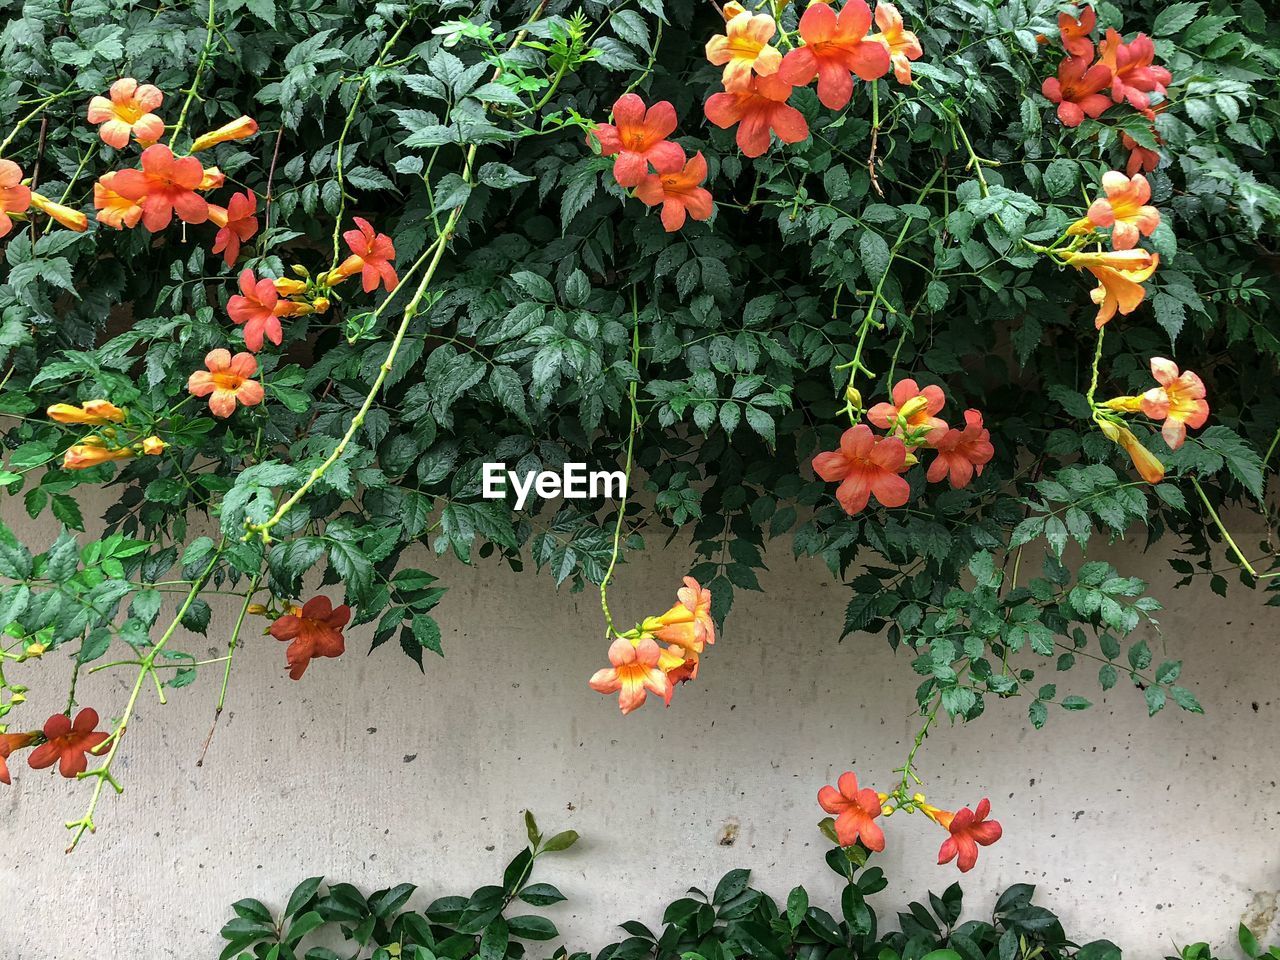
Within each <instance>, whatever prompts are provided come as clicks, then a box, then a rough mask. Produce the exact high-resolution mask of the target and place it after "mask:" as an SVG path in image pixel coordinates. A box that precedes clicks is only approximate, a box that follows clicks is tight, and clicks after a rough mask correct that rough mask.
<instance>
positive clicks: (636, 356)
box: [600, 286, 640, 639]
mask: <svg viewBox="0 0 1280 960" xmlns="http://www.w3.org/2000/svg"><path fill="white" fill-rule="evenodd" d="M631 320H632V327H631V365H632V367H634V368H635V369H636V372H637V375H638V374H639V370H640V307H639V300H638V299H637V294H636V288H635V287H634V286H632V288H631ZM638 387H639V381H638V378H637V380H632V381H631V385H630V387H629V388H628V390H627V398H628V400H629V401H630V405H631V423H630V426H629V427H628V429H627V459H626V466H625V468H624V470H623V473H624V475H625V476H626V485H625V486H624V487H623V490H622V500H621V501H620V502H619V503H618V520H617V522H616V523H615V524H614V526H613V551H612V553H611V554H610V555H609V568H608V569H607V570H605V572H604V578H603V579H602V580H601V581H600V609H601V610H603V611H604V622H605V638H606V639H608V638H611V637H616V636H617V635H618V631H617V629H616V628H615V627H614V625H613V614H612V613H610V612H609V581H610V580H611V579H612V578H613V571H614V568H615V567H617V565H618V554H619V553H620V552H621V548H622V524H623V521H624V519H625V518H626V515H627V495H628V493H629V492H630V490H631V465H632V455H633V453H634V451H635V442H636V431H637V430H638V428H639V426H640V409H639V407H637V406H636V391H637V388H638Z"/></svg>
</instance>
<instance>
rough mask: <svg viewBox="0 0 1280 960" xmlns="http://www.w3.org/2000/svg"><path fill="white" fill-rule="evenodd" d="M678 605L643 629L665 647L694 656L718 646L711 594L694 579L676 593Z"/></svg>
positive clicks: (643, 625) (647, 622) (685, 580)
mask: <svg viewBox="0 0 1280 960" xmlns="http://www.w3.org/2000/svg"><path fill="white" fill-rule="evenodd" d="M676 597H677V602H676V604H675V606H673V607H672V608H671V609H670V610H668V611H667V612H666V613H664V614H662V615H661V616H658V617H649V618H648V619H646V620H645V621H644V623H642V624H641V625H640V629H641V630H642V631H643V632H644V633H646V634H652V635H653V636H654V637H656V638H657V639H659V640H661V641H662V642H663V643H669V644H672V645H673V646H676V647H680V648H681V649H682V650H685V651H688V652H689V653H692V654H699V653H701V652H702V651H703V648H704V647H705V646H707V645H709V644H713V643H715V642H716V625H715V621H713V620H712V619H711V591H710V590H707V589H706V588H704V587H703V586H702V585H701V584H699V583H698V581H697V580H695V579H693V577H685V578H684V586H683V587H681V588H680V589H679V590H677V591H676Z"/></svg>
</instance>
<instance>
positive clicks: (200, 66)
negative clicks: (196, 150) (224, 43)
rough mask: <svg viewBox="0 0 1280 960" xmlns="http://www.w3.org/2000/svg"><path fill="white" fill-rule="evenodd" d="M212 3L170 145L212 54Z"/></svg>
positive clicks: (212, 0)
mask: <svg viewBox="0 0 1280 960" xmlns="http://www.w3.org/2000/svg"><path fill="white" fill-rule="evenodd" d="M214 3H215V0H209V11H208V14H207V15H206V18H205V35H204V49H202V50H201V51H200V59H199V60H198V61H197V62H196V73H195V76H194V77H192V78H191V86H189V87H187V97H186V99H185V100H183V101H182V110H181V111H179V113H178V122H177V123H175V124H174V125H173V133H172V134H170V136H169V144H170V145H171V146H172V145H173V144H176V143H177V142H178V134H180V133H181V132H182V128H183V127H184V126H186V123H187V111H188V110H190V109H191V101H192V100H194V99H195V98H196V96H197V91H198V90H199V89H200V78H201V77H202V76H204V68H205V65H206V64H207V63H208V62H209V57H210V56H211V55H212V54H213V37H214V33H215V32H216V30H217V25H216V24H215V22H214Z"/></svg>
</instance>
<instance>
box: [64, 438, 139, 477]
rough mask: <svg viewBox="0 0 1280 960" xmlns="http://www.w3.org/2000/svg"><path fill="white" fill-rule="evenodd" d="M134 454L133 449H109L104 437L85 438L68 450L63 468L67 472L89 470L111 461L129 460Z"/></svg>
mask: <svg viewBox="0 0 1280 960" xmlns="http://www.w3.org/2000/svg"><path fill="white" fill-rule="evenodd" d="M133 453H134V452H133V448H132V447H116V448H114V449H112V448H110V447H108V446H107V442H106V441H105V440H103V439H102V437H85V438H84V439H83V440H81V441H80V442H79V443H76V444H72V445H71V446H70V447H68V448H67V452H66V453H64V454H63V455H62V466H63V467H64V468H66V469H67V470H87V469H89V468H90V467H96V466H97V465H98V464H100V463H107V462H108V461H111V460H128V459H129V458H130V457H132V456H133Z"/></svg>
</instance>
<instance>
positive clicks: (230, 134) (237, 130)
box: [191, 117, 258, 153]
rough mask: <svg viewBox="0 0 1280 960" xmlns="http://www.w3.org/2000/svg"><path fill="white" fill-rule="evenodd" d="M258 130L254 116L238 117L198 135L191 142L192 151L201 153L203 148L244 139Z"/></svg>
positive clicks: (206, 148)
mask: <svg viewBox="0 0 1280 960" xmlns="http://www.w3.org/2000/svg"><path fill="white" fill-rule="evenodd" d="M257 132H258V121H257V120H254V119H253V118H252V117H237V118H236V119H235V120H232V121H231V122H230V123H224V124H223V125H222V126H220V127H219V128H218V129H217V130H210V131H209V132H208V133H203V134H201V135H200V136H198V137H196V139H195V142H194V143H193V144H191V152H192V153H199V152H200V151H201V150H208V149H209V148H210V147H216V146H217V145H218V144H220V143H227V142H228V141H231V140H244V139H247V138H248V137H252V136H253V135H254V134H255V133H257Z"/></svg>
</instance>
